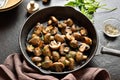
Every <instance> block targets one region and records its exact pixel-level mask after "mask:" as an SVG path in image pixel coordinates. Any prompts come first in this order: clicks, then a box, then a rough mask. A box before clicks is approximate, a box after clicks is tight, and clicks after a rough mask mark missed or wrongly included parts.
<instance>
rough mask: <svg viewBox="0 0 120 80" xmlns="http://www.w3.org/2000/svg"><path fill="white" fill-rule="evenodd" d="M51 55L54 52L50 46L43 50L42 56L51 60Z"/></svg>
mask: <svg viewBox="0 0 120 80" xmlns="http://www.w3.org/2000/svg"><path fill="white" fill-rule="evenodd" d="M51 53H52V52H51V50H50V48H49V45H45V46H44V48H43V50H42V54H43V55H44V56H49V57H50V58H51Z"/></svg>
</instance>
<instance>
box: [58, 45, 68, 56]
mask: <svg viewBox="0 0 120 80" xmlns="http://www.w3.org/2000/svg"><path fill="white" fill-rule="evenodd" d="M66 46H67V44H66V43H62V44H61V45H60V49H59V52H60V54H61V55H65V54H66V53H65V52H64V49H65V47H66Z"/></svg>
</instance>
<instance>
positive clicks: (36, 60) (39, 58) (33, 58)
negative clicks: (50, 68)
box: [31, 56, 42, 62]
mask: <svg viewBox="0 0 120 80" xmlns="http://www.w3.org/2000/svg"><path fill="white" fill-rule="evenodd" d="M31 60H32V61H33V62H41V61H42V58H41V57H37V56H35V57H32V58H31Z"/></svg>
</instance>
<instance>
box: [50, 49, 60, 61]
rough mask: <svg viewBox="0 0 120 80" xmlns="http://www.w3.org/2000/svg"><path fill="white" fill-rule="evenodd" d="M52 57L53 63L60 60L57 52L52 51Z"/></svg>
mask: <svg viewBox="0 0 120 80" xmlns="http://www.w3.org/2000/svg"><path fill="white" fill-rule="evenodd" d="M52 56H53V59H54V61H58V59H59V58H60V55H59V53H58V52H57V51H53V52H52Z"/></svg>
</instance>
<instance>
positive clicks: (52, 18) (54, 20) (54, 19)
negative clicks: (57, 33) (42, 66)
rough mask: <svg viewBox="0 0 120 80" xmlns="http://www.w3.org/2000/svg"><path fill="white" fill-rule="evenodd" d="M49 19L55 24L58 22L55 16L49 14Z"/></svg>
mask: <svg viewBox="0 0 120 80" xmlns="http://www.w3.org/2000/svg"><path fill="white" fill-rule="evenodd" d="M51 20H52V21H53V22H54V23H55V24H57V23H58V20H57V18H56V17H55V16H51Z"/></svg>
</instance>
